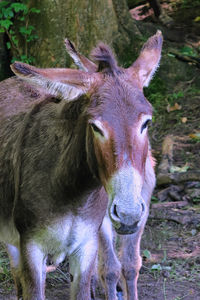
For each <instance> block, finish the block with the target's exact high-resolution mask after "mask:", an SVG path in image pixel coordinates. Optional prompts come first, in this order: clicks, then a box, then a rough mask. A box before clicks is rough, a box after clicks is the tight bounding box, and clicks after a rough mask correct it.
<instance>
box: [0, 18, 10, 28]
mask: <svg viewBox="0 0 200 300" xmlns="http://www.w3.org/2000/svg"><path fill="white" fill-rule="evenodd" d="M12 24H13V22H12V21H10V20H0V26H2V27H4V28H6V29H9V27H10V25H12Z"/></svg>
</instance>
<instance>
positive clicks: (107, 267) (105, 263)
mask: <svg viewBox="0 0 200 300" xmlns="http://www.w3.org/2000/svg"><path fill="white" fill-rule="evenodd" d="M157 35H160V33H159V32H157ZM154 38H155V37H152V38H151V39H150V40H153V39H154ZM150 40H149V41H148V42H147V44H146V45H144V48H147V45H148V44H149V43H150ZM151 42H152V41H151ZM65 46H66V49H67V52H68V54H69V55H70V56H71V57H72V59H73V60H74V63H75V64H76V66H77V67H78V68H79V69H81V70H84V71H85V72H89V73H94V72H96V71H97V69H98V66H97V65H96V64H94V63H93V62H92V61H91V60H89V59H88V58H86V57H85V56H83V55H81V54H80V53H79V52H78V51H77V50H76V48H75V46H74V45H73V43H72V42H71V41H70V40H69V39H66V40H65ZM144 48H143V50H142V51H144ZM145 126H146V127H147V124H145ZM148 143H149V142H148ZM154 165H155V161H154V158H153V157H152V154H151V150H150V144H149V149H148V154H147V157H146V162H145V168H144V170H143V171H144V180H143V184H142V190H141V196H142V198H143V200H144V202H145V204H146V216H145V217H144V218H143V222H141V225H140V226H138V228H137V229H136V230H135V232H134V233H132V234H129V235H124V232H123V230H122V228H121V229H120V230H119V229H117V228H116V230H113V225H112V222H111V219H110V218H109V211H108V212H107V214H106V216H105V217H104V220H103V223H102V226H101V228H100V233H99V261H98V266H99V277H100V279H101V281H102V283H103V286H104V290H105V294H106V299H108V300H115V299H118V298H117V294H116V292H117V288H119V289H121V287H120V286H119V279H120V275H122V280H123V282H124V288H123V290H124V292H125V298H126V299H128V300H137V299H138V295H137V279H138V276H139V270H140V268H141V265H142V258H141V256H140V241H141V237H142V233H143V230H144V226H145V223H146V220H147V217H148V213H149V205H150V199H151V195H152V192H153V189H154V186H155V181H156V180H155V173H154ZM128 188H129V186H127V189H128ZM116 231H117V232H118V233H119V234H120V235H118V242H119V239H120V244H121V253H120V261H121V262H120V261H119V259H118V257H117V255H116V253H115V248H114V240H115V239H116ZM117 285H118V286H117Z"/></svg>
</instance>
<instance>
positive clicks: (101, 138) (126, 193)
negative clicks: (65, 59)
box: [12, 31, 162, 233]
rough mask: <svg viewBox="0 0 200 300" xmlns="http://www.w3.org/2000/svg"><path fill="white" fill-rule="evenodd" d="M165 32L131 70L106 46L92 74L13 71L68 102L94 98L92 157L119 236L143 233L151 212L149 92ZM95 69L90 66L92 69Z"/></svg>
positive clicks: (89, 113) (89, 138)
mask: <svg viewBox="0 0 200 300" xmlns="http://www.w3.org/2000/svg"><path fill="white" fill-rule="evenodd" d="M161 48H162V34H161V32H159V31H158V32H157V33H156V35H154V36H152V37H151V38H150V39H149V40H148V41H147V42H146V43H145V44H144V46H143V48H142V50H141V53H140V55H139V57H138V59H137V60H136V61H135V62H134V63H133V65H132V66H131V67H129V68H128V69H123V68H120V67H118V65H117V62H116V60H115V58H114V56H113V54H112V52H111V50H110V49H109V48H108V47H107V46H105V45H104V44H99V46H98V47H97V48H96V49H95V50H94V51H93V53H92V57H93V59H94V61H95V62H96V63H97V67H96V70H95V67H94V66H95V65H94V63H91V70H88V71H89V72H86V71H78V70H71V69H37V68H35V67H32V66H29V65H26V64H22V63H15V64H14V65H13V66H12V69H13V71H14V72H15V73H16V74H17V75H19V76H21V77H23V78H25V79H26V80H29V81H31V82H36V83H37V84H39V85H40V86H43V87H45V88H46V89H48V90H49V91H50V92H51V94H54V95H56V96H59V97H62V98H64V99H65V100H73V99H77V97H78V96H79V95H81V94H86V93H87V94H88V96H89V103H88V106H87V108H86V114H87V133H86V136H87V143H86V144H87V155H88V164H89V166H90V168H91V170H92V172H93V173H94V174H95V175H96V176H97V177H98V178H99V179H100V181H101V182H102V184H103V186H104V188H105V190H106V192H107V194H108V197H109V215H110V218H111V221H112V222H113V225H114V226H115V228H116V230H117V231H118V232H119V233H133V232H135V231H136V230H137V228H138V227H139V225H140V223H142V221H143V217H144V215H145V212H146V209H147V208H146V204H145V202H144V200H143V198H142V196H141V191H142V186H143V182H144V176H145V166H146V159H147V155H148V149H149V141H148V133H147V130H148V123H149V122H150V121H151V118H152V107H151V105H150V103H149V102H148V101H147V100H146V98H145V97H144V94H143V87H144V86H148V84H149V82H150V80H151V78H152V75H153V74H154V72H155V70H156V69H157V67H158V64H159V60H160V56H161ZM89 68H90V67H89Z"/></svg>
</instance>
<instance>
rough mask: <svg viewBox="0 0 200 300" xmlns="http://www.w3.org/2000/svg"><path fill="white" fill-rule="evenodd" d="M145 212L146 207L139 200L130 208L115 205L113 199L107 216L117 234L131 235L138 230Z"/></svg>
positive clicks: (141, 200)
mask: <svg viewBox="0 0 200 300" xmlns="http://www.w3.org/2000/svg"><path fill="white" fill-rule="evenodd" d="M145 211H146V205H145V203H144V201H143V199H140V201H138V202H137V203H135V204H134V205H132V206H131V207H130V206H127V207H125V206H121V205H117V204H116V199H115V200H114V201H113V203H112V205H111V207H110V209H109V214H110V218H111V221H112V223H113V225H114V227H115V230H116V232H117V233H119V234H132V233H134V232H136V231H137V230H138V229H139V227H140V224H141V222H142V221H143V217H144V216H145Z"/></svg>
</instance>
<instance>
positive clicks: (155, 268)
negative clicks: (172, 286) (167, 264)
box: [151, 264, 162, 271]
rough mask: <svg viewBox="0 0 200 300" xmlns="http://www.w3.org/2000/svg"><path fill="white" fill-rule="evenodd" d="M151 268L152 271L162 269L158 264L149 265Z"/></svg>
mask: <svg viewBox="0 0 200 300" xmlns="http://www.w3.org/2000/svg"><path fill="white" fill-rule="evenodd" d="M151 270H152V271H162V267H161V265H160V264H155V265H153V266H151Z"/></svg>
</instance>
